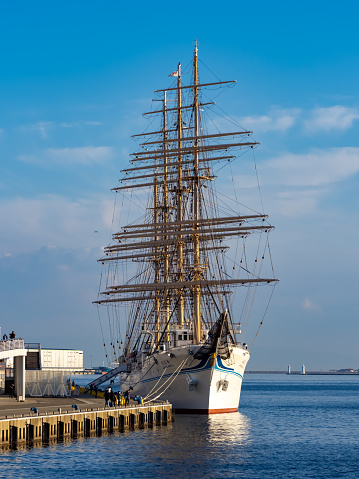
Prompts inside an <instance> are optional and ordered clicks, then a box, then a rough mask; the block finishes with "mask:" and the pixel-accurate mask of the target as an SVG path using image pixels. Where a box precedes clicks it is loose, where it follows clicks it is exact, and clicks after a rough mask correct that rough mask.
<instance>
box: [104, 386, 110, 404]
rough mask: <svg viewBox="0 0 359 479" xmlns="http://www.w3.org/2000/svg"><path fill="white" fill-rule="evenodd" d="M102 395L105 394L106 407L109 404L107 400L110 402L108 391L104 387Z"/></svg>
mask: <svg viewBox="0 0 359 479" xmlns="http://www.w3.org/2000/svg"><path fill="white" fill-rule="evenodd" d="M104 396H105V407H107V406H109V402H110V393H109V390H108V389H106V391H105V394H104Z"/></svg>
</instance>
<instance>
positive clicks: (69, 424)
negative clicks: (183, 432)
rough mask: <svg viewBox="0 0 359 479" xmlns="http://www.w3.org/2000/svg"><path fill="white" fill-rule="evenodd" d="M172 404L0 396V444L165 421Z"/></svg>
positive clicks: (39, 441)
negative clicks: (108, 404)
mask: <svg viewBox="0 0 359 479" xmlns="http://www.w3.org/2000/svg"><path fill="white" fill-rule="evenodd" d="M171 422H172V405H171V404H169V403H168V402H162V401H156V402H152V403H147V404H143V405H140V404H137V403H136V402H135V401H131V403H130V404H129V405H128V406H114V407H105V401H104V399H103V398H96V397H93V396H90V395H83V396H79V397H72V398H71V397H70V398H62V397H60V398H43V397H41V398H27V399H26V402H25V403H18V402H17V401H16V399H15V398H11V397H8V396H0V447H2V448H17V447H18V446H32V445H34V444H39V445H41V444H48V443H50V442H51V443H52V442H58V441H62V440H64V439H66V438H69V439H70V438H77V437H79V436H85V437H90V436H95V435H96V436H101V435H103V434H110V433H113V432H116V431H125V430H134V429H137V428H145V427H154V426H162V425H167V424H169V423H171Z"/></svg>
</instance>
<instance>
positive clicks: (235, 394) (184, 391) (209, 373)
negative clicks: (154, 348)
mask: <svg viewBox="0 0 359 479" xmlns="http://www.w3.org/2000/svg"><path fill="white" fill-rule="evenodd" d="M231 349H232V351H231V356H230V357H229V358H228V359H227V360H222V359H221V358H220V357H219V356H217V357H216V358H215V360H214V358H213V357H209V358H208V359H202V360H200V359H195V358H194V357H193V354H195V352H196V351H197V350H198V346H182V347H178V348H172V349H170V350H169V351H166V352H161V353H158V354H155V355H153V356H152V357H151V358H150V359H148V361H146V363H145V364H143V366H142V367H138V369H137V370H136V371H133V372H131V373H130V374H129V375H128V376H127V377H125V376H124V377H123V378H122V381H121V390H122V391H125V390H127V389H128V388H129V387H132V388H133V392H132V395H133V394H134V395H141V396H142V397H143V398H144V400H145V402H146V401H151V400H154V399H159V398H160V399H163V400H168V401H170V402H171V403H172V405H173V408H174V409H175V411H176V412H177V413H181V412H183V413H197V414H215V413H227V412H237V411H238V405H239V398H240V393H241V386H242V378H243V374H244V370H245V367H246V364H247V362H248V360H249V356H250V355H249V352H248V351H247V350H246V349H245V348H243V347H242V346H234V347H232V348H231Z"/></svg>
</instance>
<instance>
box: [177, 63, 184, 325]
mask: <svg viewBox="0 0 359 479" xmlns="http://www.w3.org/2000/svg"><path fill="white" fill-rule="evenodd" d="M181 75H182V72H181V63H179V64H178V77H177V107H178V115H177V135H178V151H179V152H180V153H179V154H178V166H177V169H178V190H177V221H178V224H179V231H181V230H182V220H183V198H182V188H183V184H182V177H183V172H182V154H181V148H182V142H181V138H182V109H181V106H182V88H181V86H182V77H181ZM177 273H178V281H183V241H182V235H180V236H179V237H178V246H177ZM177 322H178V324H179V325H181V326H183V324H184V304H183V291H182V290H180V292H179V298H178V306H177Z"/></svg>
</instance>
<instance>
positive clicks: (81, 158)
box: [18, 146, 113, 166]
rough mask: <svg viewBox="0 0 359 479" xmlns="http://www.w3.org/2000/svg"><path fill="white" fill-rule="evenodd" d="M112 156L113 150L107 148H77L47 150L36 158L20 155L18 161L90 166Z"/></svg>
mask: <svg viewBox="0 0 359 479" xmlns="http://www.w3.org/2000/svg"><path fill="white" fill-rule="evenodd" d="M112 156H113V149H112V148H111V147H109V146H84V147H78V148H47V149H45V150H43V151H42V152H41V153H40V154H39V155H38V156H34V155H21V156H19V157H18V158H19V160H21V161H24V162H26V163H33V164H38V165H46V166H48V165H49V164H61V165H73V164H79V165H91V164H96V163H103V162H104V161H106V160H109V159H110V158H112Z"/></svg>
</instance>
